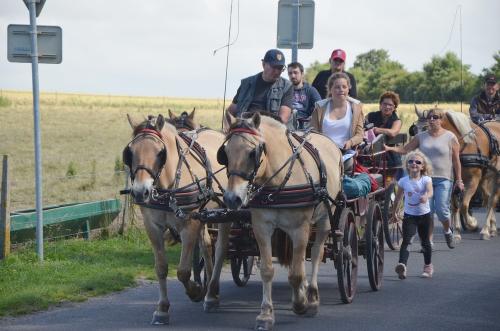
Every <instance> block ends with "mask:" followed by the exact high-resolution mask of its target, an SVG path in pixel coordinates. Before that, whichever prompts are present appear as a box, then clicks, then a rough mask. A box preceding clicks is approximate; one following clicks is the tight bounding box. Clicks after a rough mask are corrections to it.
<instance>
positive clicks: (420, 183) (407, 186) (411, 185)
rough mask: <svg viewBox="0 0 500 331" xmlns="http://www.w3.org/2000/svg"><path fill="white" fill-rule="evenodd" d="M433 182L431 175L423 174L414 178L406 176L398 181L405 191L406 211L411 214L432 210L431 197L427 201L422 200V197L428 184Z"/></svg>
mask: <svg viewBox="0 0 500 331" xmlns="http://www.w3.org/2000/svg"><path fill="white" fill-rule="evenodd" d="M428 183H432V179H431V177H429V176H422V177H420V178H419V179H412V178H410V176H405V177H403V178H401V179H400V180H399V181H398V185H399V187H400V188H403V190H404V192H405V213H406V214H409V215H414V216H418V215H425V214H427V213H430V212H431V208H430V205H429V199H427V201H426V202H425V203H421V202H420V197H421V196H422V195H423V194H425V193H426V191H427V184H428Z"/></svg>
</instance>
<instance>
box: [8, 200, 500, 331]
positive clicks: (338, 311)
mask: <svg viewBox="0 0 500 331" xmlns="http://www.w3.org/2000/svg"><path fill="white" fill-rule="evenodd" d="M475 216H478V219H479V220H480V224H481V225H482V224H483V223H484V213H483V212H481V211H479V210H476V211H475ZM496 216H497V219H498V220H500V213H497V215H496ZM441 230H442V229H441V228H438V227H436V233H437V234H436V235H435V252H434V253H433V257H432V258H433V264H434V266H435V274H434V277H433V278H432V279H423V278H420V277H419V275H420V273H421V272H422V267H423V256H422V254H420V253H419V252H418V250H419V249H420V245H419V244H418V243H414V244H413V245H412V246H413V247H410V250H411V252H410V260H409V263H408V269H409V270H408V278H407V279H406V280H403V281H401V280H399V279H398V278H397V275H396V274H395V272H394V267H395V265H396V263H397V261H398V253H397V252H393V251H389V250H386V251H385V271H384V280H383V285H382V288H381V290H380V291H378V292H372V291H371V290H370V285H369V283H368V278H367V272H366V264H365V260H364V259H363V258H362V257H360V260H359V261H360V263H361V265H360V270H359V275H358V277H359V278H358V292H357V294H356V297H355V298H354V301H353V303H352V304H349V305H346V304H343V303H342V302H341V300H340V297H339V294H338V290H337V281H336V276H335V270H334V268H333V264H332V263H331V262H329V263H326V264H322V266H321V271H320V276H319V286H320V296H321V306H320V312H319V314H318V315H317V316H316V317H314V318H306V317H300V316H296V315H294V313H293V312H292V311H291V302H290V297H291V292H290V288H289V286H288V283H287V281H286V279H287V274H286V270H285V269H283V268H280V267H279V266H276V270H277V272H276V276H275V282H274V283H273V300H274V304H275V315H276V324H275V327H274V329H275V330H307V329H309V330H315V331H316V330H356V331H359V330H383V331H388V330H401V329H405V330H488V331H490V330H500V238H499V237H496V238H492V240H490V241H481V240H479V233H467V234H465V235H463V240H462V242H461V243H460V244H458V245H457V247H456V248H455V249H453V250H450V249H448V248H447V246H446V244H445V242H444V237H443V236H442V234H441ZM307 267H309V263H307ZM168 287H169V295H170V300H171V304H172V306H171V308H170V315H171V317H170V325H167V326H151V325H150V324H149V322H150V319H151V316H152V313H153V310H154V308H155V302H156V300H157V285H156V283H155V282H146V283H143V284H141V285H140V286H138V287H136V288H131V289H127V290H124V291H122V292H120V293H115V294H112V295H108V296H104V297H99V298H92V299H90V300H88V301H87V302H84V303H74V304H69V305H66V306H64V307H57V308H53V309H50V310H48V311H45V312H39V313H35V314H31V315H27V316H22V317H17V318H5V319H2V320H0V330H5V331H7V330H9V331H10V330H50V331H54V330H61V331H62V330H65V331H66V330H71V331H80V330H81V331H83V330H85V331H87V330H152V329H156V330H159V329H162V330H163V329H165V330H176V331H177V330H179V331H180V330H190V331H192V330H251V329H253V326H254V322H255V317H256V316H257V314H258V311H259V307H260V300H261V295H262V290H261V283H260V280H259V276H258V274H256V275H252V278H251V279H250V281H249V283H248V284H247V286H246V287H244V288H238V287H236V285H234V284H233V282H232V280H231V275H230V272H229V271H228V270H225V272H224V273H223V276H222V282H221V307H220V309H219V310H218V311H217V312H216V313H210V314H206V313H204V312H203V307H202V304H201V303H192V302H190V301H189V300H188V298H187V297H186V296H185V295H184V292H183V289H182V288H181V285H180V283H179V282H178V281H177V280H171V281H169V283H168Z"/></svg>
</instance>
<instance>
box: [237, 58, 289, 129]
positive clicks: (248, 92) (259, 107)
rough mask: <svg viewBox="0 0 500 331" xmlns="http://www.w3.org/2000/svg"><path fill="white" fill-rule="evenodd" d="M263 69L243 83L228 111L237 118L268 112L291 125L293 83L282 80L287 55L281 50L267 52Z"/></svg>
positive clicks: (243, 80)
mask: <svg viewBox="0 0 500 331" xmlns="http://www.w3.org/2000/svg"><path fill="white" fill-rule="evenodd" d="M262 68H263V71H262V72H259V73H258V74H256V75H253V76H250V77H247V78H245V79H242V80H241V85H240V87H239V88H238V91H237V92H236V95H235V97H234V98H233V102H232V103H231V105H229V107H228V110H229V112H230V113H231V114H233V115H234V116H238V117H241V115H242V114H243V113H247V112H250V113H252V112H257V111H259V112H260V111H267V112H270V113H272V114H274V115H276V116H279V117H280V118H281V121H282V122H283V123H288V122H289V120H290V119H291V116H290V115H291V113H292V83H290V81H289V80H288V79H285V78H283V77H281V73H282V72H283V71H284V70H285V56H284V55H283V53H282V52H281V51H280V50H278V49H271V50H269V51H267V52H266V54H265V56H264V59H263V60H262Z"/></svg>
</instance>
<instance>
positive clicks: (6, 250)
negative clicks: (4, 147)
mask: <svg viewBox="0 0 500 331" xmlns="http://www.w3.org/2000/svg"><path fill="white" fill-rule="evenodd" d="M9 254H10V179H9V156H8V155H4V156H3V165H2V193H1V194H0V260H1V259H4V258H6V257H7V256H8V255H9Z"/></svg>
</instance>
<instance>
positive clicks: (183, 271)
mask: <svg viewBox="0 0 500 331" xmlns="http://www.w3.org/2000/svg"><path fill="white" fill-rule="evenodd" d="M200 230H201V224H200V222H198V221H194V220H192V219H189V220H187V221H186V222H185V223H184V226H183V228H182V230H181V231H180V236H181V243H182V250H181V256H180V261H179V266H178V267H177V279H179V281H180V282H181V283H182V284H183V285H184V288H185V289H186V294H187V296H188V297H189V298H190V299H191V300H192V301H194V302H198V301H200V300H201V299H202V298H203V296H204V293H203V289H202V287H201V285H200V284H198V283H196V282H193V281H192V280H191V268H192V265H193V250H194V246H195V245H196V243H197V240H198V237H199V234H200Z"/></svg>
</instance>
